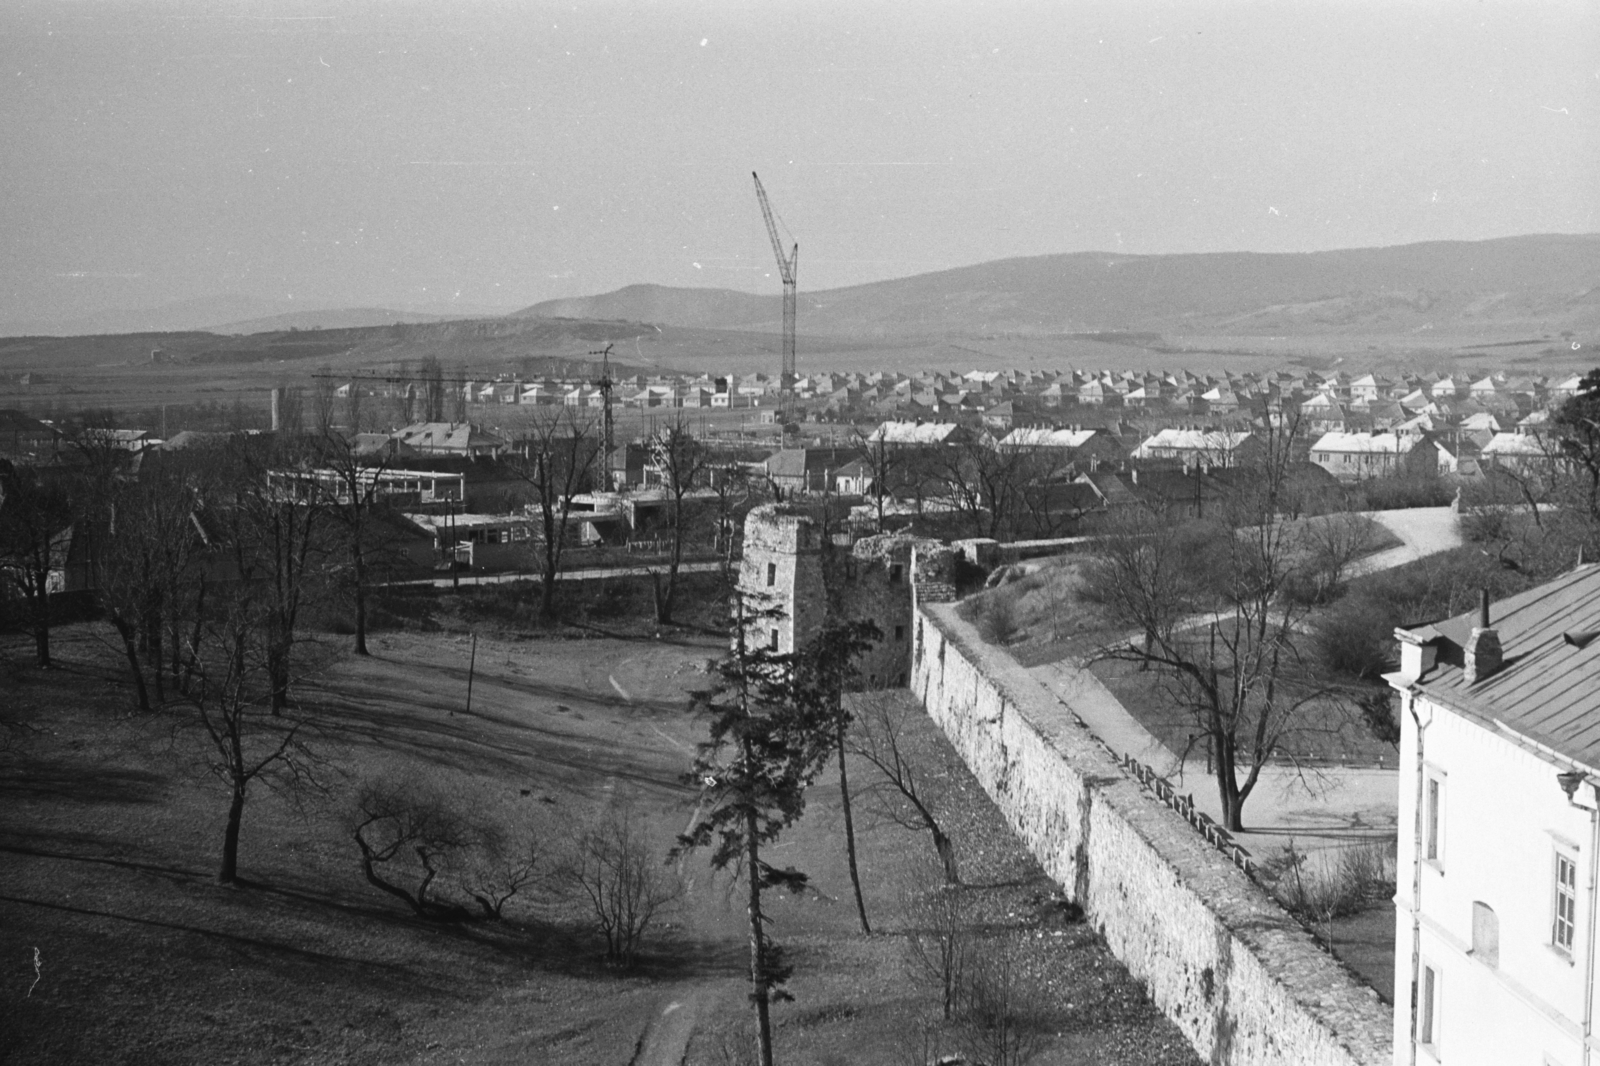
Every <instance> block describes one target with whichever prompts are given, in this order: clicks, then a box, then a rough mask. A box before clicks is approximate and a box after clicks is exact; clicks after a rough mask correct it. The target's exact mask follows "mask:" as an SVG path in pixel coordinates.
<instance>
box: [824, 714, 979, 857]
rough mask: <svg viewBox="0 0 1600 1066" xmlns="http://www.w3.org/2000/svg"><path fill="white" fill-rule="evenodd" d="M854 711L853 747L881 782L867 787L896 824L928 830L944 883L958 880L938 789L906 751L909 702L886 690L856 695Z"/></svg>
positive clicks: (851, 744) (953, 849) (913, 828)
mask: <svg viewBox="0 0 1600 1066" xmlns="http://www.w3.org/2000/svg"><path fill="white" fill-rule="evenodd" d="M855 712H856V713H855V728H854V729H853V730H852V731H851V734H850V736H851V742H850V751H851V753H852V754H854V755H855V756H856V757H857V758H860V759H864V760H866V761H867V762H868V763H870V764H871V765H872V766H873V768H874V769H876V770H877V771H878V780H877V781H876V782H874V783H873V784H872V785H870V786H868V788H867V789H866V790H864V791H866V792H868V793H869V794H870V795H872V796H874V797H875V798H876V799H877V800H878V801H879V806H880V807H881V809H882V811H883V813H884V815H885V816H886V817H887V818H888V819H889V820H890V821H892V822H894V824H896V825H899V826H902V827H904V828H906V829H911V830H925V831H926V832H927V833H928V835H929V836H930V837H931V839H932V842H933V849H934V851H935V852H936V853H937V854H938V856H939V866H940V869H941V870H942V872H943V875H944V881H945V884H947V885H956V884H960V883H961V871H960V866H959V864H958V863H957V861H956V849H955V844H954V843H953V842H952V841H951V839H950V837H949V835H948V834H947V833H945V831H944V827H943V826H942V825H940V824H939V818H938V816H937V814H936V813H935V807H936V806H937V804H938V799H937V798H936V794H935V791H934V789H933V788H932V786H930V784H929V782H928V780H927V777H926V776H925V775H924V774H922V773H921V772H920V771H919V770H918V769H917V767H916V765H915V764H914V763H913V762H912V761H911V759H910V758H909V756H908V753H907V750H906V745H905V743H904V738H903V731H904V729H905V719H906V715H907V714H908V713H911V712H909V711H908V709H907V704H906V701H905V700H904V698H903V697H899V696H896V695H895V694H893V693H888V692H871V693H865V694H863V695H860V696H858V697H856V700H855Z"/></svg>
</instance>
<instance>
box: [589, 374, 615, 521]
mask: <svg viewBox="0 0 1600 1066" xmlns="http://www.w3.org/2000/svg"><path fill="white" fill-rule="evenodd" d="M613 347H615V345H611V344H608V345H606V346H605V348H604V349H603V350H601V351H598V352H590V353H589V354H590V355H598V356H599V357H600V379H599V380H598V381H596V382H595V383H594V387H595V388H597V389H599V390H600V406H601V409H602V411H603V414H602V415H601V420H600V421H601V426H602V428H603V430H604V434H605V450H604V451H602V452H601V453H600V478H601V480H602V481H603V482H604V483H605V487H606V491H607V492H609V491H611V448H612V416H611V392H612V389H613V388H614V387H615V385H616V382H614V381H612V380H611V349H612V348H613Z"/></svg>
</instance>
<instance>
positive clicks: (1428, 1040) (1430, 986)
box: [1417, 962, 1439, 1050]
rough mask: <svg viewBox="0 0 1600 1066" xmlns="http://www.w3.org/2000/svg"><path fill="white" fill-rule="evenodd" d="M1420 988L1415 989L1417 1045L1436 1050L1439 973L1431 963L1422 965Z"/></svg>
mask: <svg viewBox="0 0 1600 1066" xmlns="http://www.w3.org/2000/svg"><path fill="white" fill-rule="evenodd" d="M1421 980H1422V987H1420V988H1418V989H1417V1043H1419V1044H1421V1045H1422V1046H1423V1047H1426V1048H1431V1049H1435V1050H1437V1048H1438V1046H1439V971H1438V970H1437V969H1436V968H1435V967H1434V965H1433V963H1431V962H1424V963H1423V964H1422V975H1421Z"/></svg>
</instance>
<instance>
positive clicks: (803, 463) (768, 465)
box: [761, 447, 861, 496]
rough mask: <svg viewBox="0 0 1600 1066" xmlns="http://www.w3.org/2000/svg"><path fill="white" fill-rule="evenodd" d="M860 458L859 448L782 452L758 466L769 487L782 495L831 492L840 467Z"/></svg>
mask: <svg viewBox="0 0 1600 1066" xmlns="http://www.w3.org/2000/svg"><path fill="white" fill-rule="evenodd" d="M860 458H861V449H860V448H848V447H839V448H784V449H782V450H780V451H776V452H773V453H772V454H771V455H769V456H767V458H766V459H765V460H764V461H763V462H762V464H761V471H762V473H763V474H764V475H765V477H766V479H767V480H768V481H769V482H771V483H772V486H773V487H774V488H775V489H777V490H778V491H780V492H782V493H784V494H785V495H790V494H794V495H801V496H805V495H810V494H812V493H820V492H831V491H833V490H834V486H835V479H836V477H837V474H838V471H839V470H840V468H841V467H845V466H848V465H850V464H851V463H853V462H855V461H857V460H859V459H860Z"/></svg>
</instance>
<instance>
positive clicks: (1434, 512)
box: [1353, 507, 1464, 575]
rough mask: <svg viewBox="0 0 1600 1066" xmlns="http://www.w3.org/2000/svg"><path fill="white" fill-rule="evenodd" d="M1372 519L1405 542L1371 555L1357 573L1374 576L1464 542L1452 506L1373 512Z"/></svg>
mask: <svg viewBox="0 0 1600 1066" xmlns="http://www.w3.org/2000/svg"><path fill="white" fill-rule="evenodd" d="M1371 513H1372V517H1373V519H1374V520H1376V521H1377V522H1378V524H1379V525H1381V526H1383V527H1384V528H1385V529H1387V530H1388V531H1389V532H1391V533H1393V534H1394V535H1395V536H1397V537H1399V538H1400V539H1401V540H1402V541H1403V542H1404V543H1402V544H1401V545H1400V546H1399V547H1397V548H1390V549H1388V550H1387V551H1381V552H1378V553H1377V554H1376V555H1369V556H1367V557H1366V558H1365V559H1362V560H1361V561H1359V562H1358V563H1356V565H1355V567H1354V568H1353V569H1354V572H1355V573H1356V574H1357V575H1360V574H1374V573H1377V572H1378V571H1380V570H1389V569H1392V568H1394V567H1396V566H1403V565H1404V564H1406V563H1411V562H1415V561H1417V560H1418V559H1421V558H1423V557H1424V556H1428V555H1433V554H1436V553H1438V552H1442V551H1449V550H1450V549H1451V548H1459V547H1461V545H1462V544H1463V543H1464V541H1463V540H1462V538H1461V529H1460V527H1459V525H1458V523H1457V521H1456V518H1457V516H1456V514H1455V512H1454V511H1452V510H1450V508H1448V507H1410V508H1406V509H1404V510H1399V511H1373V512H1371Z"/></svg>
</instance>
